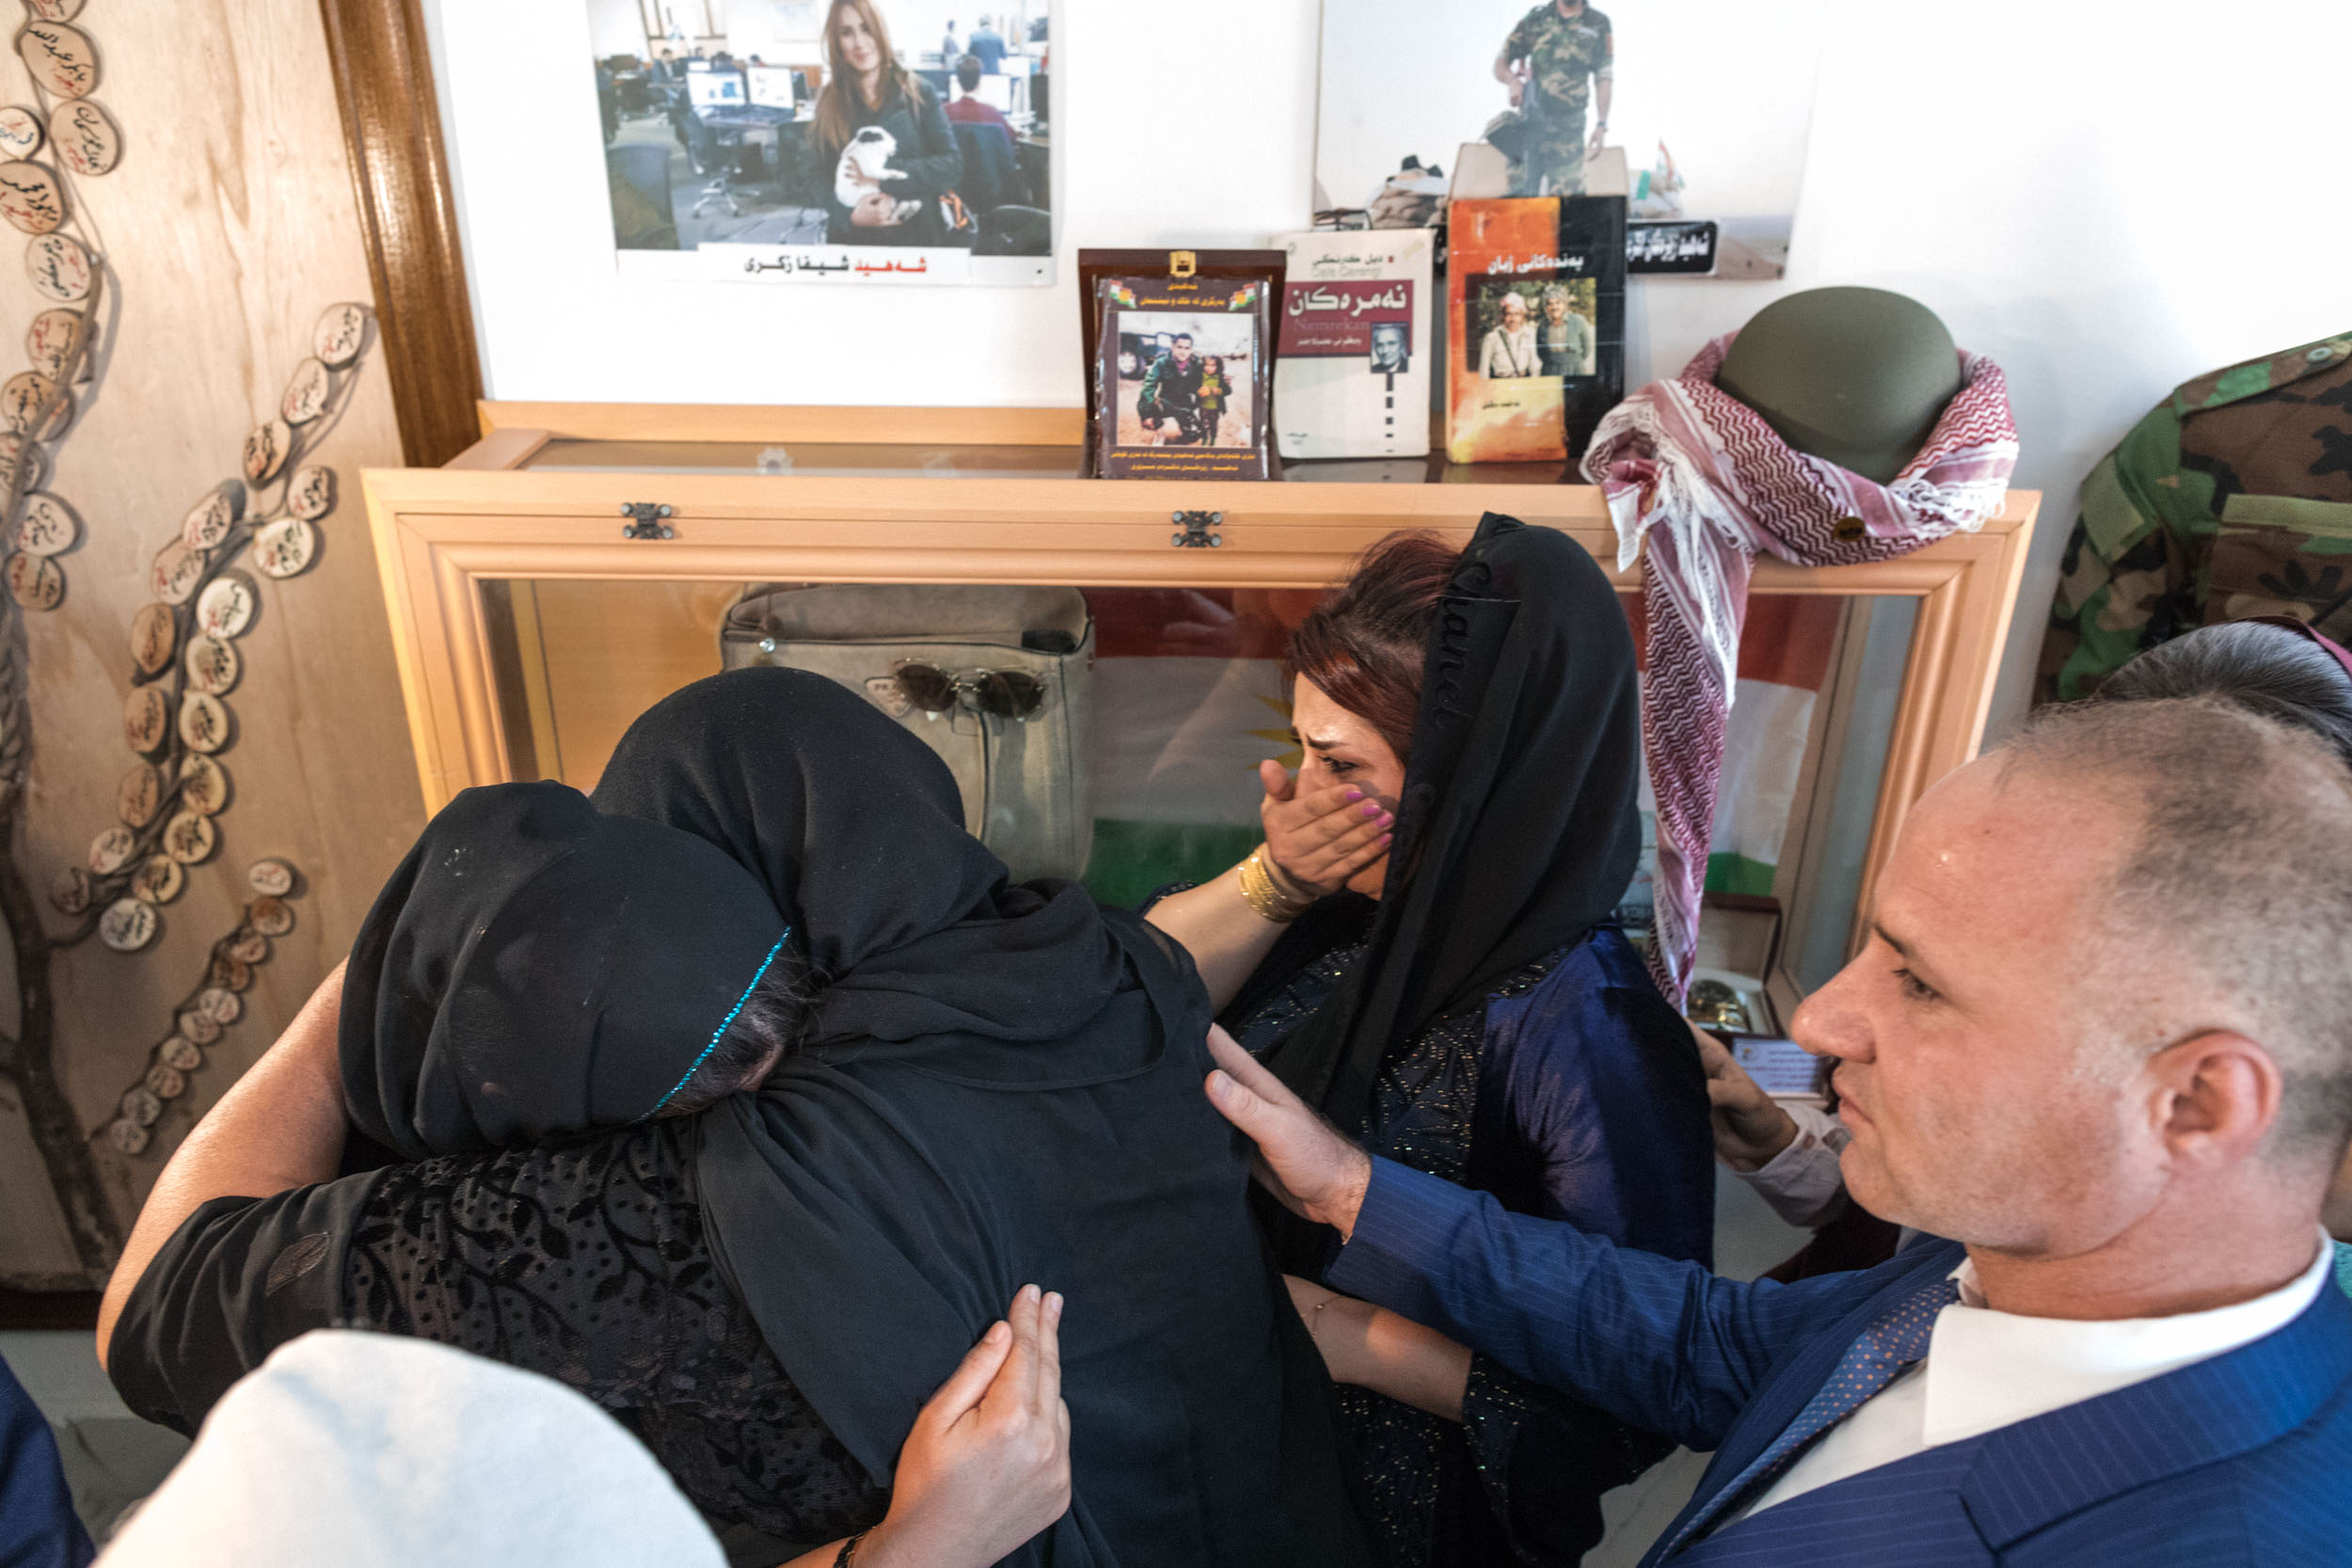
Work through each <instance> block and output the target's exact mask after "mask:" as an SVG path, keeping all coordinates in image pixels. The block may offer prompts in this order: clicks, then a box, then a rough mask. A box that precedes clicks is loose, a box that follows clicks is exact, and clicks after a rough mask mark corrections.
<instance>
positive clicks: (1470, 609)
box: [1265, 512, 1642, 1132]
mask: <svg viewBox="0 0 2352 1568" xmlns="http://www.w3.org/2000/svg"><path fill="white" fill-rule="evenodd" d="M1640 715H1641V702H1640V692H1639V688H1638V686H1637V684H1636V679H1635V669H1634V655H1633V635H1632V631H1631V628H1630V627H1629V626H1628V625H1627V624H1626V617H1625V610H1624V608H1623V607H1622V606H1621V605H1619V604H1618V602H1617V595H1616V592H1615V590H1614V589H1613V588H1612V587H1611V586H1610V584H1609V579H1608V578H1607V577H1606V576H1605V575H1604V574H1603V573H1602V571H1601V569H1600V566H1599V564H1598V563H1597V562H1595V561H1594V560H1593V558H1592V556H1591V555H1589V554H1588V553H1586V551H1585V550H1584V548H1583V547H1582V546H1580V545H1578V544H1577V543H1576V542H1575V541H1574V540H1572V539H1570V538H1568V537H1567V535H1565V534H1564V533H1560V532H1557V531H1553V530H1551V529H1542V528H1529V527H1527V526H1526V525H1525V524H1523V523H1520V522H1518V520H1517V519H1515V518H1511V517H1504V516H1501V515H1497V514H1495V513H1492V512H1489V513H1487V514H1486V515H1485V516H1484V517H1482V518H1481V519H1480V520H1479V524H1478V532H1477V534H1476V535H1475V536H1474V537H1473V538H1472V539H1471V540H1470V546H1469V548H1467V549H1465V550H1464V551H1463V552H1462V557H1461V560H1460V561H1459V562H1457V563H1456V565H1455V566H1454V576H1453V578H1452V580H1451V581H1450V582H1449V583H1448V584H1447V585H1446V591H1445V594H1444V596H1443V597H1442V598H1441V599H1440V600H1439V601H1438V610H1437V616H1436V619H1435V621H1434V622H1433V624H1432V626H1431V627H1430V633H1429V645H1428V650H1427V653H1426V655H1425V656H1424V658H1423V662H1422V693H1421V707H1420V710H1419V712H1418V713H1417V714H1416V715H1415V718H1414V721H1413V750H1412V757H1411V760H1410V762H1409V763H1408V764H1407V766H1406V773H1405V790H1404V797H1403V800H1402V801H1401V802H1400V805H1399V808H1398V811H1397V821H1396V841H1395V848H1394V850H1393V852H1392V853H1391V856H1390V860H1389V872H1388V881H1387V885H1386V886H1385V887H1384V888H1383V890H1382V895H1381V898H1380V904H1379V911H1378V914H1377V915H1376V917H1375V919H1374V920H1373V922H1372V935H1371V939H1370V946H1369V948H1368V949H1367V951H1366V952H1365V954H1364V956H1363V958H1362V960H1361V961H1360V962H1359V963H1358V964H1357V965H1356V966H1355V968H1354V970H1353V972H1352V973H1351V974H1350V975H1349V977H1348V979H1347V981H1346V983H1345V984H1344V985H1343V987H1342V989H1341V990H1339V992H1338V993H1337V994H1336V995H1334V996H1333V997H1332V999H1331V1000H1330V1002H1329V1003H1327V1005H1326V1006H1323V1007H1322V1008H1321V1009H1319V1010H1318V1011H1317V1012H1316V1013H1315V1015H1314V1016H1313V1017H1312V1018H1311V1019H1309V1020H1308V1021H1307V1022H1305V1023H1304V1024H1302V1025H1300V1026H1299V1027H1298V1028H1297V1029H1296V1030H1295V1031H1294V1032H1293V1033H1292V1034H1291V1035H1289V1036H1288V1037H1285V1038H1283V1039H1281V1040H1279V1041H1278V1042H1277V1043H1276V1044H1275V1045H1274V1047H1273V1048H1272V1049H1271V1050H1270V1051H1269V1052H1267V1053H1266V1057H1265V1060H1266V1065H1267V1066H1268V1067H1270V1068H1272V1069H1274V1071H1275V1072H1277V1073H1279V1075H1280V1076H1281V1078H1282V1079H1283V1081H1284V1082H1285V1083H1287V1084H1289V1085H1291V1086H1292V1087H1293V1088H1295V1089H1296V1090H1297V1091H1298V1093H1299V1094H1300V1095H1301V1096H1302V1097H1303V1098H1305V1099H1307V1100H1309V1101H1311V1102H1313V1103H1314V1104H1316V1105H1318V1106H1320V1107H1321V1108H1322V1110H1323V1112H1324V1114H1325V1115H1327V1116H1328V1117H1331V1118H1332V1119H1333V1120H1334V1121H1336V1122H1337V1123H1338V1124H1339V1125H1340V1126H1341V1127H1343V1128H1344V1129H1346V1130H1348V1131H1350V1132H1353V1131H1356V1130H1358V1129H1359V1128H1360V1127H1361V1126H1362V1124H1363V1118H1364V1116H1365V1113H1366V1111H1367V1109H1368V1107H1369V1105H1370V1103H1371V1096H1372V1085H1373V1080H1374V1078H1375V1074H1377V1072H1378V1071H1379V1069H1380V1064H1381V1061H1382V1060H1383V1059H1384V1058H1385V1057H1386V1056H1387V1055H1388V1053H1390V1052H1391V1051H1392V1050H1395V1049H1398V1048H1400V1047H1402V1046H1403V1045H1404V1044H1405V1043H1406V1041H1408V1040H1410V1039H1411V1038H1412V1037H1414V1036H1415V1035H1417V1034H1419V1033H1420V1032H1421V1031H1422V1029H1424V1028H1426V1027H1428V1025H1430V1024H1431V1023H1433V1022H1436V1021H1437V1020H1438V1019H1439V1018H1441V1017H1443V1016H1445V1015H1446V1014H1448V1013H1451V1012H1454V1011H1456V1010H1458V1009H1460V1008H1462V1007H1466V1006H1471V1005H1473V1004H1475V1003H1476V1002H1477V1001H1478V1000H1479V999H1480V998H1482V997H1484V996H1486V994H1487V993H1488V992H1489V991H1491V990H1493V989H1494V988H1495V987H1496V986H1498V985H1500V984H1502V982H1503V981H1504V980H1505V979H1507V978H1508V977H1509V976H1510V975H1512V974H1516V973H1517V972H1518V971H1519V970H1521V969H1524V968H1525V967H1526V966H1527V965H1529V964H1531V963H1533V962H1534V961H1535V960H1536V959H1538V958H1542V957H1544V956H1545V955H1546V954H1548V953H1552V952H1556V951H1558V950H1559V949H1561V948H1563V947H1566V946H1569V945H1571V944H1573V943H1574V942H1577V941H1578V940H1579V939H1580V938H1581V937H1582V936H1583V935H1584V934H1585V933H1586V932H1588V931H1590V930H1591V929H1592V928H1593V927H1594V926H1595V925H1597V924H1598V923H1599V922H1600V921H1602V920H1605V919H1606V918H1608V916H1609V913H1610V911H1612V910H1613V909H1614V908H1615V907H1616V903H1617V900H1618V899H1619V898H1620V897H1621V896H1623V895H1624V893H1625V889H1626V884H1627V883H1628V882H1629V881H1630V880H1631V879H1632V877H1633V869H1634V864H1635V862H1636V861H1637V859H1638V858H1639V856H1640V854H1641V847H1642V831H1641V817H1640V815H1639V808H1638V802H1637V792H1638V790H1639V787H1640V778H1641V759H1642V748H1641V720H1640Z"/></svg>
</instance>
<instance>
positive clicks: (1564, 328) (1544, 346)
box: [1535, 283, 1593, 376]
mask: <svg viewBox="0 0 2352 1568" xmlns="http://www.w3.org/2000/svg"><path fill="white" fill-rule="evenodd" d="M1535 352H1536V358H1537V361H1538V363H1537V367H1536V373H1537V374H1539V375H1559V376H1569V375H1590V374H1592V373H1593V324H1592V323H1590V322H1588V321H1586V320H1585V319H1584V318H1583V317H1582V316H1581V315H1578V314H1577V313H1576V311H1575V310H1574V309H1571V308H1570V306H1569V303H1568V291H1567V289H1566V288H1565V286H1564V285H1562V284H1558V283H1553V284H1551V285H1549V286H1548V287H1547V288H1546V289H1545V290H1544V324H1543V325H1541V326H1539V327H1537V328H1536V329H1535Z"/></svg>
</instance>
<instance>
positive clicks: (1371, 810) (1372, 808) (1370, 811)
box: [1364, 800, 1381, 816]
mask: <svg viewBox="0 0 2352 1568" xmlns="http://www.w3.org/2000/svg"><path fill="white" fill-rule="evenodd" d="M1364 815H1365V816H1380V815H1381V812H1380V802H1379V801H1377V800H1366V801H1365V802H1364Z"/></svg>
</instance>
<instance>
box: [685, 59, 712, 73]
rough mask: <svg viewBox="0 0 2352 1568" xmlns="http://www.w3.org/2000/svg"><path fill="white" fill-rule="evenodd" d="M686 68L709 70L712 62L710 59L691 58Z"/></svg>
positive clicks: (690, 69)
mask: <svg viewBox="0 0 2352 1568" xmlns="http://www.w3.org/2000/svg"><path fill="white" fill-rule="evenodd" d="M686 69H687V70H689V71H708V70H709V69H710V62H709V61H708V60H702V59H690V60H688V61H687V62H686Z"/></svg>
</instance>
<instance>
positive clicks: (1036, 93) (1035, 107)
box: [1029, 71, 1053, 121]
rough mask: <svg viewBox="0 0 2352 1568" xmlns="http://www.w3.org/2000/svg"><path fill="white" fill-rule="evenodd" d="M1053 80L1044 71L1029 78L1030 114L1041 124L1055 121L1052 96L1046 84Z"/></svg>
mask: <svg viewBox="0 0 2352 1568" xmlns="http://www.w3.org/2000/svg"><path fill="white" fill-rule="evenodd" d="M1052 80H1053V78H1052V77H1051V76H1049V75H1047V74H1046V73H1045V72H1044V71H1039V72H1038V73H1037V74H1036V75H1034V76H1032V77H1030V78H1029V113H1031V114H1032V115H1035V116H1036V117H1037V118H1038V119H1039V120H1040V121H1044V120H1048V119H1053V105H1052V103H1051V98H1052V95H1051V94H1050V93H1049V92H1048V91H1047V90H1046V84H1047V83H1049V82H1051V81H1052Z"/></svg>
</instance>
